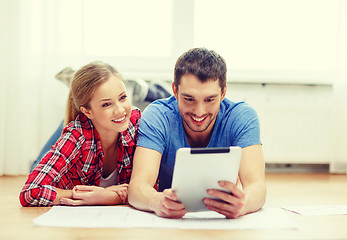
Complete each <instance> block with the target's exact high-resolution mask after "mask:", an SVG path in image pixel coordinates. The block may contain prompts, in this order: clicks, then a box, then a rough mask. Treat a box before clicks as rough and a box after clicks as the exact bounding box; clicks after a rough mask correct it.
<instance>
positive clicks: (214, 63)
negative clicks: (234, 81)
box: [174, 48, 227, 90]
mask: <svg viewBox="0 0 347 240" xmlns="http://www.w3.org/2000/svg"><path fill="white" fill-rule="evenodd" d="M226 72H227V67H226V64H225V60H224V59H223V58H222V57H221V56H220V55H219V54H218V53H216V52H215V51H212V50H207V49H206V48H192V49H190V50H188V51H187V52H185V53H183V54H182V55H181V56H180V57H179V58H178V59H177V62H176V65H175V73H174V84H175V87H176V88H178V85H179V84H180V82H181V77H182V76H183V75H185V74H193V75H195V76H196V77H198V78H199V79H200V81H201V82H206V81H208V80H214V81H217V80H219V85H220V87H221V89H222V90H223V89H224V88H225V86H226Z"/></svg>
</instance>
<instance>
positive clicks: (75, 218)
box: [34, 206, 297, 229]
mask: <svg viewBox="0 0 347 240" xmlns="http://www.w3.org/2000/svg"><path fill="white" fill-rule="evenodd" d="M34 224H35V225H37V226H46V227H79V228H179V229H296V228H297V226H296V223H295V222H294V221H293V220H292V219H291V218H290V217H289V216H288V215H287V212H286V211H284V210H283V209H280V208H264V209H261V210H260V211H258V212H256V213H252V214H248V215H246V216H243V217H240V218H238V219H225V217H224V216H222V215H219V214H217V213H215V212H198V213H188V214H186V216H185V217H184V218H183V219H166V218H161V217H158V216H156V215H155V214H153V213H148V212H143V211H139V210H136V209H133V208H131V207H117V206H116V207H106V206H83V207H82V206H81V207H67V206H54V207H53V208H52V209H50V210H49V211H48V212H47V213H44V214H43V215H41V216H39V217H37V218H36V219H34Z"/></svg>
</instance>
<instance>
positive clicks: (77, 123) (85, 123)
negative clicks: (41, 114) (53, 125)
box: [63, 114, 94, 139]
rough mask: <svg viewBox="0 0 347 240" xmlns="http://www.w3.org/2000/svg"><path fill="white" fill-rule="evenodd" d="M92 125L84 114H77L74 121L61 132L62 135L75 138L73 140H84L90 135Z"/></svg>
mask: <svg viewBox="0 0 347 240" xmlns="http://www.w3.org/2000/svg"><path fill="white" fill-rule="evenodd" d="M93 129H94V126H93V123H92V121H91V120H90V119H88V118H87V117H86V116H85V115H84V114H79V115H77V117H76V118H75V120H74V121H71V122H70V123H69V124H68V125H67V126H66V127H65V128H64V130H63V134H64V133H65V134H69V135H73V136H75V138H83V139H84V138H85V137H86V136H89V135H91V134H92V132H93Z"/></svg>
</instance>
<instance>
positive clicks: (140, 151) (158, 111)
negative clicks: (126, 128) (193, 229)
mask: <svg viewBox="0 0 347 240" xmlns="http://www.w3.org/2000/svg"><path fill="white" fill-rule="evenodd" d="M172 89H173V93H174V96H171V97H170V98H167V99H164V100H158V101H155V102H153V103H152V104H150V105H149V106H148V107H147V108H146V109H145V111H144V113H143V115H142V118H141V120H140V127H139V140H138V142H137V148H136V151H135V156H134V163H133V173H132V176H131V180H130V185H129V203H130V204H131V205H133V206H134V207H136V208H138V209H141V210H146V211H153V212H155V213H156V214H157V215H158V216H161V217H167V218H181V217H183V216H184V214H185V213H186V212H187V211H186V209H185V207H184V205H183V204H182V203H180V202H178V201H177V196H176V194H175V193H174V192H173V191H172V190H171V183H172V175H173V168H174V164H175V155H176V151H177V149H179V148H181V147H191V148H194V147H199V148H202V147H207V148H208V147H229V146H240V147H241V148H242V149H243V153H242V159H241V164H240V171H239V179H240V183H241V186H236V185H235V184H233V183H231V182H227V181H220V182H218V184H219V186H221V187H222V188H224V189H226V190H227V191H229V192H231V194H230V193H227V191H219V190H216V189H209V190H208V191H207V193H208V194H209V195H210V196H211V198H206V199H204V200H203V201H204V204H205V205H206V207H207V208H208V209H210V210H212V211H216V212H218V213H221V214H223V215H225V216H226V217H227V218H237V217H239V216H242V215H245V214H247V213H250V212H254V211H257V210H259V209H260V208H261V207H262V206H263V204H264V202H265V196H266V186H265V163H264V158H263V152H262V147H261V142H260V130H259V121H258V117H257V114H256V112H255V111H254V109H253V108H251V107H250V106H249V105H248V104H246V103H244V102H238V103H234V102H232V101H230V100H228V99H227V98H225V94H226V90H227V87H226V64H225V61H224V59H223V58H222V57H221V56H220V55H218V54H217V53H216V52H214V51H209V50H207V49H205V48H194V49H191V50H189V51H187V52H185V53H184V54H182V55H181V56H180V57H179V59H178V60H177V62H176V66H175V77H174V82H173V83H172ZM211 164H213V159H211ZM206 167H208V166H206ZM157 180H159V186H158V191H157V190H155V189H154V188H153V186H154V185H155V184H156V182H157ZM221 180H222V179H221ZM187 181H189V179H187ZM212 198H215V199H216V198H217V199H220V200H222V201H216V200H213V199H212Z"/></svg>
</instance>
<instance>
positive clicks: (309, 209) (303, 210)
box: [283, 205, 347, 215]
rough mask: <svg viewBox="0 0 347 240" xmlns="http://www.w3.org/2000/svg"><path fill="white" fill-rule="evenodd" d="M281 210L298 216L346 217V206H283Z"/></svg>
mask: <svg viewBox="0 0 347 240" xmlns="http://www.w3.org/2000/svg"><path fill="white" fill-rule="evenodd" d="M283 209H286V210H288V211H291V212H294V213H297V214H300V215H346V214H347V205H317V206H315V205H311V206H285V207H283Z"/></svg>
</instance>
